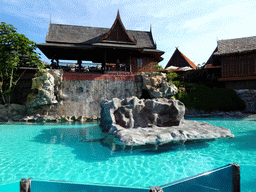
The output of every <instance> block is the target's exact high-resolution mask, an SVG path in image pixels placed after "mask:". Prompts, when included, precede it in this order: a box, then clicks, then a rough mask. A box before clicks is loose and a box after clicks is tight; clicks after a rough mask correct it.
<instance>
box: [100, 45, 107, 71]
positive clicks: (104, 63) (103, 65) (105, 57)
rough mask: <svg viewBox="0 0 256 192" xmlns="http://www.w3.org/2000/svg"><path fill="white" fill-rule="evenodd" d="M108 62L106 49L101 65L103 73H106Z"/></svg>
mask: <svg viewBox="0 0 256 192" xmlns="http://www.w3.org/2000/svg"><path fill="white" fill-rule="evenodd" d="M106 62H107V51H106V49H105V50H104V53H103V63H102V66H101V71H102V73H104V72H105V70H106Z"/></svg>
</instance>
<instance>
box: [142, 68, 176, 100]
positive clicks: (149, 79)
mask: <svg viewBox="0 0 256 192" xmlns="http://www.w3.org/2000/svg"><path fill="white" fill-rule="evenodd" d="M141 76H142V79H143V89H145V90H147V91H148V93H149V95H150V97H151V98H159V97H171V96H173V95H175V94H176V93H177V92H178V89H177V87H176V86H175V85H173V84H170V83H168V82H167V77H166V74H165V73H156V72H153V73H144V72H142V73H141Z"/></svg>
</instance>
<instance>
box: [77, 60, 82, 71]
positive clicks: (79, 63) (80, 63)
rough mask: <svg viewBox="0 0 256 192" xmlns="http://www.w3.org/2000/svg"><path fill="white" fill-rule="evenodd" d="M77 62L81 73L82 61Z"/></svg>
mask: <svg viewBox="0 0 256 192" xmlns="http://www.w3.org/2000/svg"><path fill="white" fill-rule="evenodd" d="M77 62H78V71H79V72H80V71H81V68H82V60H81V59H79V60H78V61H77Z"/></svg>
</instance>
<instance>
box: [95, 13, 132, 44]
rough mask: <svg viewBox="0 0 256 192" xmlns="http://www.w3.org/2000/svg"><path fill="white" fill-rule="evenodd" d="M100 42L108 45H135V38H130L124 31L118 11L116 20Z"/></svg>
mask: <svg viewBox="0 0 256 192" xmlns="http://www.w3.org/2000/svg"><path fill="white" fill-rule="evenodd" d="M100 40H101V41H102V42H109V43H111V42H112V43H125V44H126V43H128V44H135V45H136V44H137V41H136V40H135V38H132V37H131V36H130V35H129V34H128V32H127V31H126V29H125V27H124V25H123V22H122V20H121V17H120V14H119V10H118V12H117V16H116V20H115V22H114V24H113V25H112V27H111V28H110V30H109V31H108V32H107V33H106V34H105V35H103V36H102V37H101V38H100Z"/></svg>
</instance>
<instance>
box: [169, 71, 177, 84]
mask: <svg viewBox="0 0 256 192" xmlns="http://www.w3.org/2000/svg"><path fill="white" fill-rule="evenodd" d="M178 76H179V75H178V74H177V73H175V72H172V71H168V73H167V81H168V82H170V81H173V80H174V79H175V78H177V77H178Z"/></svg>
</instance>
